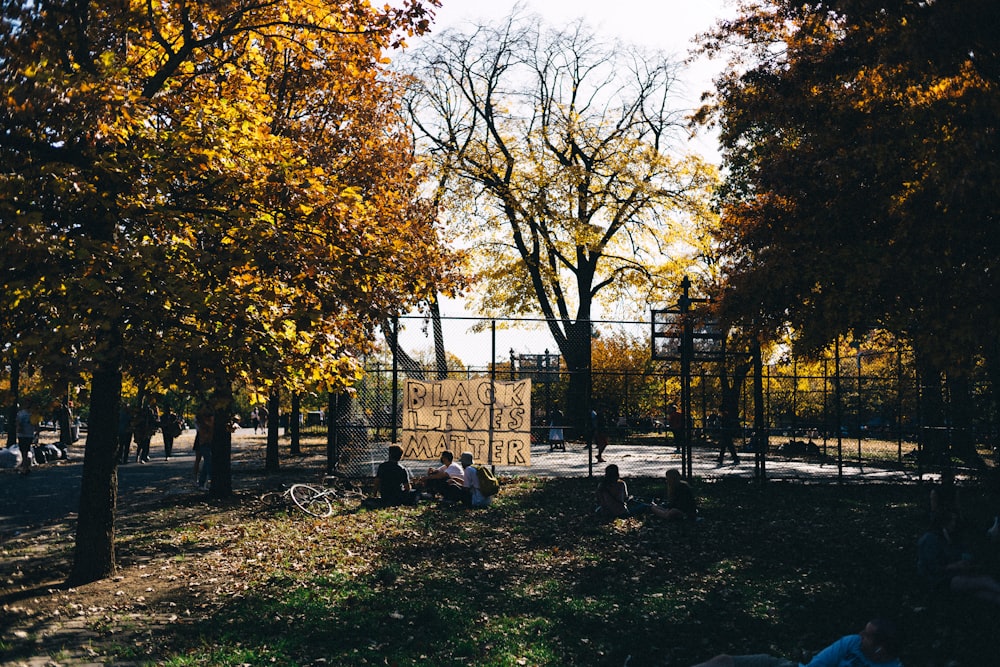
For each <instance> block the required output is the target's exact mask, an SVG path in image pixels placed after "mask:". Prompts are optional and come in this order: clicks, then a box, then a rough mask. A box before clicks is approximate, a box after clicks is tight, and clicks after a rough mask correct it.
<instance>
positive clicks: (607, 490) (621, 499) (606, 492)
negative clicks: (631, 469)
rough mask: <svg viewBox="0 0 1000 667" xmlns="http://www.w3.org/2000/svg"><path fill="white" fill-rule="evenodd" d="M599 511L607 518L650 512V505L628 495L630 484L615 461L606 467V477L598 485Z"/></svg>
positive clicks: (626, 516)
mask: <svg viewBox="0 0 1000 667" xmlns="http://www.w3.org/2000/svg"><path fill="white" fill-rule="evenodd" d="M597 502H598V504H599V509H598V511H599V513H600V514H601V516H603V517H605V518H607V519H627V518H628V517H630V516H639V515H640V514H646V513H647V512H649V505H648V504H646V503H643V502H639V501H637V500H635V499H633V498H631V497H629V495H628V486H627V485H626V484H625V480H623V479H622V478H621V475H620V474H619V472H618V466H616V465H615V464H614V463H612V464H611V465H609V466H608V467H607V468H605V469H604V477H603V478H602V479H601V483H600V484H598V485H597Z"/></svg>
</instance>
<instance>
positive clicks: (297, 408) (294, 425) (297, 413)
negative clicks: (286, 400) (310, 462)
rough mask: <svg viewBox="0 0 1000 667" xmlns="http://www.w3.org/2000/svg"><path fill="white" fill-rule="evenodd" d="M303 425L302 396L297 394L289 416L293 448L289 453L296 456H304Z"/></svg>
mask: <svg viewBox="0 0 1000 667" xmlns="http://www.w3.org/2000/svg"><path fill="white" fill-rule="evenodd" d="M301 423H302V396H301V395H300V394H299V393H298V392H296V393H294V394H292V411H291V413H290V414H289V415H288V433H289V435H290V436H291V446H290V448H289V451H290V452H291V453H292V455H294V456H299V455H301V454H302V442H301V434H300V432H299V424H301Z"/></svg>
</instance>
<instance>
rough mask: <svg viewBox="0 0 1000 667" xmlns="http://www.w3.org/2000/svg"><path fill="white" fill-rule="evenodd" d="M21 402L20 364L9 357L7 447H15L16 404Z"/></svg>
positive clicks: (12, 356)
mask: <svg viewBox="0 0 1000 667" xmlns="http://www.w3.org/2000/svg"><path fill="white" fill-rule="evenodd" d="M20 400H21V363H20V362H19V361H18V360H17V357H15V356H14V355H11V356H10V405H8V406H7V446H8V447H15V446H17V410H18V407H17V404H18V403H19V402H20Z"/></svg>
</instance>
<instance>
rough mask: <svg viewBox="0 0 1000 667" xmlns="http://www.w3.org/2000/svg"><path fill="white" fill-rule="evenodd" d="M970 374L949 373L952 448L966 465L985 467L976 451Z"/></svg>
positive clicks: (963, 372) (961, 371)
mask: <svg viewBox="0 0 1000 667" xmlns="http://www.w3.org/2000/svg"><path fill="white" fill-rule="evenodd" d="M969 384H970V383H969V374H968V373H967V372H965V370H964V369H963V370H959V371H955V372H951V373H949V374H948V393H949V395H950V396H951V429H950V430H951V448H952V453H953V454H954V455H955V456H956V457H958V459H959V460H960V461H962V462H963V463H965V464H966V465H969V466H972V467H974V468H977V469H980V470H982V469H985V468H986V462H985V461H983V459H982V457H981V456H979V452H977V451H976V439H975V435H974V434H973V432H972V430H973V424H972V421H973V419H972V409H973V405H972V390H971V387H970V386H969Z"/></svg>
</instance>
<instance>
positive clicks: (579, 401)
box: [560, 320, 591, 440]
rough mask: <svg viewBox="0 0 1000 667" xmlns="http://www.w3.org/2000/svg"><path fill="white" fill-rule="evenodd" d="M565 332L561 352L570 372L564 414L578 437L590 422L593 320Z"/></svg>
mask: <svg viewBox="0 0 1000 667" xmlns="http://www.w3.org/2000/svg"><path fill="white" fill-rule="evenodd" d="M566 329H567V332H566V340H565V344H564V345H563V347H562V349H561V350H560V351H561V352H562V354H563V359H564V360H565V361H566V368H567V370H568V371H569V384H568V386H567V387H566V405H565V410H563V412H564V413H565V414H566V417H567V419H568V421H569V424H570V425H571V426H572V428H573V432H574V435H575V434H581V433H586V432H587V427H588V425H589V423H590V405H591V401H590V388H591V368H590V357H591V339H590V321H589V320H586V321H582V322H580V321H577V322H575V323H572V324H568V325H566ZM569 438H570V434H566V439H567V440H568V439H569Z"/></svg>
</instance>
